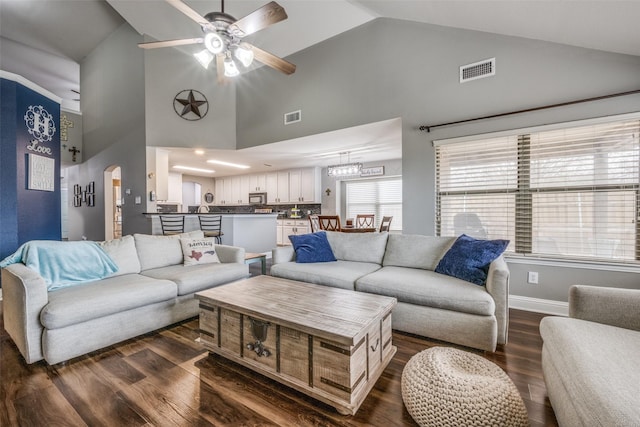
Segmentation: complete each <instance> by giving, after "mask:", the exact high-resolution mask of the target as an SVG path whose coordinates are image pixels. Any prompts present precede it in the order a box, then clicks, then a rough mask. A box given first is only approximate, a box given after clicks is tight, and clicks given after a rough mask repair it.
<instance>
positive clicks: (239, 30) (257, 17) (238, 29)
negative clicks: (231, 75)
mask: <svg viewBox="0 0 640 427" xmlns="http://www.w3.org/2000/svg"><path fill="white" fill-rule="evenodd" d="M167 1H169V0H167ZM285 19H287V13H286V12H285V11H284V8H283V7H282V6H280V5H279V4H278V3H276V2H275V1H272V2H271V3H268V4H265V5H264V6H262V7H261V8H260V9H258V10H255V11H253V12H251V13H250V14H248V15H247V16H245V17H244V18H240V19H238V20H237V21H236V22H234V23H233V24H231V25H229V28H228V29H227V31H228V32H230V33H231V34H233V35H234V36H237V37H244V36H248V35H249V34H253V33H255V32H257V31H260V30H262V29H264V28H267V27H268V26H269V25H271V24H275V23H276V22H280V21H283V20H285Z"/></svg>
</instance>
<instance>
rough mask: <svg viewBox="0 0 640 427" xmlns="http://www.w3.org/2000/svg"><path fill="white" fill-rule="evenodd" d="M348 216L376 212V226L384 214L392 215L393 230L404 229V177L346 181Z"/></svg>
mask: <svg viewBox="0 0 640 427" xmlns="http://www.w3.org/2000/svg"><path fill="white" fill-rule="evenodd" d="M345 190H346V209H347V212H346V218H355V217H356V215H358V214H371V213H373V214H375V216H376V228H377V227H380V221H382V217H383V216H392V217H393V220H392V221H391V231H399V230H402V178H383V179H363V180H353V181H345Z"/></svg>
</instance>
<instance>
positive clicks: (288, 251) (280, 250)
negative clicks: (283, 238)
mask: <svg viewBox="0 0 640 427" xmlns="http://www.w3.org/2000/svg"><path fill="white" fill-rule="evenodd" d="M295 255H296V253H295V251H294V250H293V246H278V247H277V248H274V249H272V250H271V262H272V265H276V264H278V263H281V262H290V261H294V260H295V259H296V257H295Z"/></svg>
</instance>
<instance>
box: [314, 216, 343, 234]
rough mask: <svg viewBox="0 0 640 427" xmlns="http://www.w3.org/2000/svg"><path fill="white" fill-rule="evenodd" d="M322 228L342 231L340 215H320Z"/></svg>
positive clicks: (319, 222)
mask: <svg viewBox="0 0 640 427" xmlns="http://www.w3.org/2000/svg"><path fill="white" fill-rule="evenodd" d="M318 224H319V226H320V230H326V231H341V230H342V227H341V226H340V217H339V216H338V215H318Z"/></svg>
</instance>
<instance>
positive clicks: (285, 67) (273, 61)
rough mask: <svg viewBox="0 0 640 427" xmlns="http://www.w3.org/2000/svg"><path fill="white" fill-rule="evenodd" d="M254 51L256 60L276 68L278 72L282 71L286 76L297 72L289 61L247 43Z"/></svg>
mask: <svg viewBox="0 0 640 427" xmlns="http://www.w3.org/2000/svg"><path fill="white" fill-rule="evenodd" d="M246 44H247V45H248V46H250V47H251V50H253V55H254V58H255V59H256V60H258V61H260V62H262V63H263V64H265V65H268V66H269V67H271V68H275V69H276V70H278V71H282V72H283V73H285V74H293V73H295V71H296V66H295V64H292V63H291V62H289V61H285V60H284V59H282V58H280V57H277V56H275V55H274V54H272V53H269V52H267V51H266V50H262V49H260V48H259V47H255V46H253V45H250V44H249V43H246Z"/></svg>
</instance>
